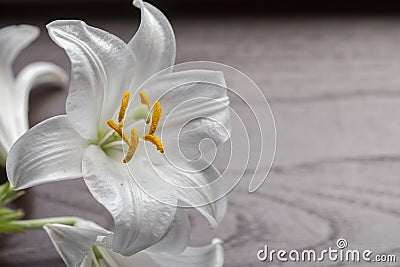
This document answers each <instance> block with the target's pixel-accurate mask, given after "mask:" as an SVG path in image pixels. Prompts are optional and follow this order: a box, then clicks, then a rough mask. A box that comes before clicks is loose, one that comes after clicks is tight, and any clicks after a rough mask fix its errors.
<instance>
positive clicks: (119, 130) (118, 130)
mask: <svg viewBox="0 0 400 267" xmlns="http://www.w3.org/2000/svg"><path fill="white" fill-rule="evenodd" d="M107 124H108V126H110V128H112V129H113V130H114V131H115V132H116V133H117V134H119V136H121V138H122V139H123V140H124V141H125V143H127V144H128V145H129V138H128V136H126V134H125V133H124V131H122V128H121V126H120V125H118V124H116V123H115V121H113V120H108V121H107Z"/></svg>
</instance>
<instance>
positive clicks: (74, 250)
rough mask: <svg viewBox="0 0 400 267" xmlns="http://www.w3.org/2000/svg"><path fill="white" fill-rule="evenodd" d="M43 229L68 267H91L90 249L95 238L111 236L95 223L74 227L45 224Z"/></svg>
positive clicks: (94, 242) (85, 222) (83, 223)
mask: <svg viewBox="0 0 400 267" xmlns="http://www.w3.org/2000/svg"><path fill="white" fill-rule="evenodd" d="M43 228H44V229H45V231H46V232H47V234H48V235H49V237H50V239H51V241H52V243H53V244H54V246H55V248H56V250H57V252H58V253H59V254H60V256H61V258H62V259H63V261H64V262H65V264H66V265H67V266H68V267H75V266H91V262H92V260H93V255H92V251H91V249H92V247H93V246H94V245H95V244H96V241H97V237H98V236H110V235H112V233H111V232H109V231H107V230H105V229H103V228H101V227H99V226H97V225H96V224H95V223H92V222H87V221H83V222H81V223H80V224H79V223H78V224H77V225H76V226H69V225H63V224H46V225H45V226H44V227H43Z"/></svg>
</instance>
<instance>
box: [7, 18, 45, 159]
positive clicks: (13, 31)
mask: <svg viewBox="0 0 400 267" xmlns="http://www.w3.org/2000/svg"><path fill="white" fill-rule="evenodd" d="M38 35H39V29H38V28H37V27H34V26H30V25H19V26H8V27H4V28H1V29H0V86H1V88H2V90H1V94H2V96H1V97H0V114H3V115H4V116H2V117H1V119H0V164H1V165H2V166H4V165H5V161H6V158H7V154H8V152H9V150H10V148H11V145H12V144H13V143H14V141H15V140H16V139H17V138H18V137H19V135H20V132H19V131H18V130H17V128H16V127H14V125H15V124H16V121H15V118H14V116H13V115H15V114H13V111H14V110H15V107H17V106H18V105H16V103H15V97H14V95H13V94H14V92H13V89H14V74H13V70H12V64H13V62H14V60H15V58H16V57H17V56H18V54H19V53H20V52H21V50H22V49H24V48H25V47H26V46H28V45H29V44H30V43H31V42H32V41H33V40H34V39H36V37H37V36H38ZM25 116H26V115H25Z"/></svg>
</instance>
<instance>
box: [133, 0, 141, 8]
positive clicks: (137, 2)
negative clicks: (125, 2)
mask: <svg viewBox="0 0 400 267" xmlns="http://www.w3.org/2000/svg"><path fill="white" fill-rule="evenodd" d="M132 5H133V6H134V7H137V8H140V3H139V1H137V0H133V2H132Z"/></svg>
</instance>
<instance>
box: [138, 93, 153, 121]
mask: <svg viewBox="0 0 400 267" xmlns="http://www.w3.org/2000/svg"><path fill="white" fill-rule="evenodd" d="M139 95H140V102H141V103H142V104H144V105H146V106H147V110H148V111H150V108H151V107H150V99H149V97H148V96H147V95H146V93H145V92H143V91H140V92H139ZM149 122H150V116H148V117H147V119H146V124H149Z"/></svg>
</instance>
